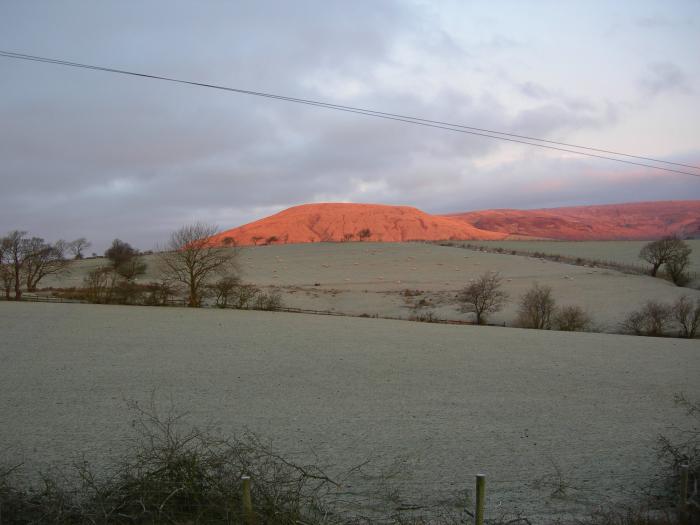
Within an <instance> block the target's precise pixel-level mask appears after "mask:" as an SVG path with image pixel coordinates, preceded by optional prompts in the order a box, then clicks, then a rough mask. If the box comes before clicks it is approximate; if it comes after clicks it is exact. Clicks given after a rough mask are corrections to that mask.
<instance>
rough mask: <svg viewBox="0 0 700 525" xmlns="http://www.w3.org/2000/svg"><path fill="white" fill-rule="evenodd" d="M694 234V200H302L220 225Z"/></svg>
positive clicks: (371, 237)
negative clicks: (472, 207) (458, 206)
mask: <svg viewBox="0 0 700 525" xmlns="http://www.w3.org/2000/svg"><path fill="white" fill-rule="evenodd" d="M668 235H678V236H680V237H683V238H700V200H692V201H655V202H637V203H627V204H608V205H600V206H575V207H568V208H548V209H539V210H512V209H500V210H499V209H496V210H483V211H472V212H465V213H454V214H449V215H429V214H427V213H425V212H423V211H421V210H419V209H417V208H413V207H410V206H387V205H381V204H349V203H323V204H303V205H301V206H294V207H292V208H288V209H286V210H284V211H281V212H279V213H277V214H275V215H271V216H269V217H265V218H264V219H260V220H258V221H255V222H251V223H249V224H245V225H243V226H240V227H237V228H233V229H230V230H227V231H225V232H223V233H221V234H219V235H217V236H215V237H212V241H213V242H215V243H217V244H219V243H223V242H224V239H226V238H232V239H233V240H234V241H235V242H236V244H238V245H239V246H247V245H255V244H276V243H305V242H324V241H328V242H333V241H334V242H341V241H359V240H367V241H374V242H398V241H413V240H423V241H434V240H448V239H451V240H500V239H555V240H571V241H582V240H587V241H588V240H647V239H658V238H660V237H664V236H668Z"/></svg>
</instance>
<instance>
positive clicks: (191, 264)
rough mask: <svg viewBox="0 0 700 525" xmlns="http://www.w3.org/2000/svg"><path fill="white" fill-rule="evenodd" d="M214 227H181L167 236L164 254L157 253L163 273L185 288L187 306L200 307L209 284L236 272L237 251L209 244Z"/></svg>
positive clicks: (200, 224)
mask: <svg viewBox="0 0 700 525" xmlns="http://www.w3.org/2000/svg"><path fill="white" fill-rule="evenodd" d="M217 230H218V228H217V227H216V226H212V225H208V224H202V223H199V222H198V223H196V224H191V225H187V226H183V227H182V228H180V229H179V230H177V231H176V232H174V233H173V234H172V235H171V236H170V241H169V242H168V245H167V251H163V252H161V253H160V254H159V259H160V261H161V265H162V268H163V272H164V274H165V275H166V277H167V278H169V279H170V280H172V281H175V282H179V283H182V284H183V285H185V286H186V287H187V294H188V306H192V307H196V306H201V303H202V297H203V294H204V292H205V290H206V285H207V284H208V281H209V280H210V279H211V278H213V277H216V276H220V277H222V276H226V275H231V274H234V273H236V271H237V269H238V268H237V264H236V262H237V261H236V260H237V256H238V250H237V248H235V247H227V248H221V247H219V246H215V245H213V244H212V242H211V237H212V236H214V235H215V234H216V233H217Z"/></svg>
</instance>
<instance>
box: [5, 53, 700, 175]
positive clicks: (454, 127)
mask: <svg viewBox="0 0 700 525" xmlns="http://www.w3.org/2000/svg"><path fill="white" fill-rule="evenodd" d="M0 56H2V57H5V58H13V59H17V60H28V61H33V62H42V63H47V64H55V65H61V66H67V67H75V68H81V69H90V70H95V71H103V72H107V73H116V74H121V75H129V76H135V77H141V78H150V79H154V80H163V81H166V82H174V83H178V84H187V85H192V86H198V87H205V88H210V89H218V90H222V91H228V92H232V93H238V94H243V95H252V96H257V97H263V98H270V99H274V100H283V101H287V102H294V103H297V104H304V105H309V106H316V107H321V108H327V109H333V110H336V111H344V112H348V113H355V114H359V115H366V116H372V117H376V118H382V119H386V120H393V121H397V122H404V123H407V124H414V125H418V126H425V127H431V128H437V129H443V130H447V131H454V132H458V133H465V134H468V135H476V136H480V137H485V138H491V139H496V140H501V141H507V142H514V143H518V144H525V145H528V146H535V147H538V148H545V149H550V150H555V151H561V152H565V153H573V154H575V155H584V156H587V157H594V158H598V159H604V160H610V161H613V162H621V163H624V164H631V165H634V166H641V167H645V168H651V169H656V170H662V171H667V172H671V173H679V174H681V175H690V176H692V177H700V173H692V172H688V171H683V170H677V169H672V168H667V167H663V166H655V165H653V164H646V163H643V162H634V161H630V160H625V159H619V158H615V157H609V156H607V155H599V154H594V153H589V152H590V151H596V152H600V153H608V154H612V155H618V156H624V157H627V158H635V159H639V160H646V161H651V162H657V163H660V164H667V165H674V166H681V167H686V168H692V169H697V170H700V167H698V166H693V165H690V164H681V163H678V162H671V161H665V160H661V159H655V158H651V157H642V156H639V155H632V154H628V153H620V152H615V151H612V150H605V149H599V148H592V147H588V146H578V145H575V144H569V143H566V142H556V141H552V140H546V139H539V138H535V137H529V136H526V135H517V134H514V133H506V132H501V131H493V130H489V129H484V128H477V127H472V126H465V125H461V124H452V123H449V122H443V121H438V120H429V119H423V118H419V117H411V116H407V115H401V114H397V113H387V112H382V111H375V110H371V109H364V108H358V107H353V106H344V105H340V104H331V103H328V102H321V101H317V100H309V99H302V98H296V97H288V96H284V95H276V94H273V93H265V92H262V91H252V90H246V89H240V88H234V87H229V86H222V85H217V84H208V83H204V82H196V81H190V80H182V79H177V78H171V77H164V76H160V75H152V74H148V73H138V72H134V71H127V70H123V69H115V68H111V67H105V66H95V65H90V64H82V63H79V62H70V61H67V60H60V59H53V58H47V57H41V56H35V55H27V54H23V53H14V52H10V51H1V50H0ZM531 140H534V141H538V142H542V143H543V144H538V143H537V142H529V141H531ZM547 144H556V145H557V146H549V145H547ZM558 146H567V148H564V147H558ZM568 148H578V149H585V150H587V151H577V150H573V149H568Z"/></svg>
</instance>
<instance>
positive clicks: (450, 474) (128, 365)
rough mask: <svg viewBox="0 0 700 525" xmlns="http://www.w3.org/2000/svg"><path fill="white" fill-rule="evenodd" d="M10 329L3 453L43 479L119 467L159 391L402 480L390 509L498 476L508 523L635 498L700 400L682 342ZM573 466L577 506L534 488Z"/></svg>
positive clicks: (318, 320) (362, 328) (19, 309)
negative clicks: (132, 428) (54, 467)
mask: <svg viewBox="0 0 700 525" xmlns="http://www.w3.org/2000/svg"><path fill="white" fill-rule="evenodd" d="M0 333H2V345H1V346H0V360H1V362H2V363H3V366H2V367H0V396H1V397H2V399H3V402H2V404H1V405H0V421H3V422H4V423H3V430H2V433H1V434H0V450H1V451H3V452H2V453H3V455H4V456H5V459H12V460H17V459H20V460H22V461H24V462H25V467H26V468H27V469H29V470H30V471H31V470H33V469H36V468H45V467H46V466H47V465H48V464H51V463H55V462H58V463H63V464H65V463H70V462H71V461H73V460H76V459H79V458H80V454H81V453H85V457H86V459H88V460H91V461H96V462H97V463H98V464H104V463H105V462H108V461H109V458H110V456H114V455H117V454H119V453H120V452H121V451H122V450H123V449H124V448H125V447H126V444H127V441H126V440H127V438H128V436H129V422H130V417H131V416H130V414H129V413H128V412H127V410H126V403H125V400H129V399H135V400H138V401H142V402H147V401H148V400H149V398H150V395H151V392H152V391H155V392H156V398H157V399H158V400H159V401H160V402H161V403H162V404H163V405H165V406H168V405H169V403H171V402H172V403H173V404H174V406H175V407H177V409H179V410H182V411H186V412H188V413H189V421H191V422H192V423H195V424H198V425H205V424H213V425H214V426H215V428H218V429H220V430H221V431H222V432H224V433H233V432H236V431H240V430H241V429H242V428H244V427H247V428H250V429H251V430H254V431H257V432H260V433H261V434H263V435H264V436H268V437H271V438H272V439H273V440H274V443H275V444H276V445H277V447H278V448H279V450H280V451H282V452H284V453H286V454H289V455H291V456H292V457H303V458H306V459H307V460H309V459H311V460H314V461H318V462H320V463H321V464H324V465H332V466H335V467H341V468H342V467H348V466H351V465H353V464H357V463H359V462H361V461H362V460H363V459H365V458H367V457H370V456H371V457H374V458H375V459H374V464H375V465H376V468H377V469H379V468H380V467H383V468H386V469H389V467H390V466H392V468H393V467H396V466H398V467H399V468H397V475H396V477H395V478H394V479H393V480H392V483H394V484H396V486H398V488H400V489H401V491H402V492H403V493H404V494H405V495H404V496H403V497H402V498H400V499H399V500H398V501H395V502H394V503H392V504H391V505H399V504H406V503H410V502H416V501H420V502H421V503H423V504H425V503H428V504H433V503H436V502H438V501H440V500H444V499H448V498H449V497H451V496H452V495H454V494H455V493H457V492H458V491H460V490H464V489H467V488H471V486H472V480H473V474H474V473H476V472H477V471H484V472H485V473H486V474H487V475H488V476H489V490H490V491H491V492H490V495H491V496H490V498H489V508H490V512H491V513H492V514H491V515H493V513H497V512H501V511H509V512H511V511H516V510H522V511H524V512H526V513H528V514H530V515H533V514H541V513H551V514H559V513H562V512H568V511H575V510H577V509H581V508H583V507H585V506H586V505H588V504H593V503H594V502H600V493H601V492H602V493H604V494H609V495H611V496H613V497H618V496H619V497H625V496H628V495H629V494H630V493H631V492H633V487H634V486H636V485H637V484H643V483H645V482H646V481H648V480H649V479H650V476H651V475H652V473H653V472H654V471H655V469H656V465H655V463H654V454H653V450H652V447H653V445H654V443H655V440H656V438H657V436H658V435H659V434H660V433H663V432H668V426H669V425H670V424H672V423H674V422H676V423H678V422H680V421H682V414H680V413H678V412H677V411H675V410H674V409H673V408H672V407H673V403H672V398H673V394H674V392H678V391H685V392H686V393H687V394H688V396H689V397H691V398H697V397H698V396H700V385H699V384H698V382H697V377H699V376H700V360H699V359H698V353H697V352H698V348H697V343H696V342H694V341H684V340H677V339H652V338H639V337H627V336H616V335H604V334H577V333H557V332H541V331H526V330H519V329H509V330H503V329H499V328H493V327H470V326H444V325H429V324H424V323H408V322H402V321H387V320H381V319H353V318H329V317H316V316H307V315H297V314H283V313H265V312H246V311H235V310H225V311H222V310H211V309H201V310H191V309H182V308H155V307H151V308H149V307H120V306H99V305H73V304H55V305H54V304H28V303H12V302H9V303H8V302H0ZM679 418H680V419H679ZM396 459H398V462H396V461H395V460H396ZM332 468H333V467H331V469H332ZM556 468H559V469H560V470H561V472H562V475H563V476H565V477H566V479H567V480H569V481H570V483H571V488H570V489H568V491H567V495H566V497H565V498H554V497H550V495H551V493H552V490H553V489H552V487H551V486H550V485H547V484H545V485H537V484H536V483H535V482H536V481H537V480H542V479H543V478H544V479H545V481H546V480H549V479H551V476H552V475H553V473H554V472H555V469H556ZM344 490H347V491H349V492H352V491H353V490H354V489H353V488H352V487H346V488H345V489H344ZM379 492H380V491H379V489H378V493H379Z"/></svg>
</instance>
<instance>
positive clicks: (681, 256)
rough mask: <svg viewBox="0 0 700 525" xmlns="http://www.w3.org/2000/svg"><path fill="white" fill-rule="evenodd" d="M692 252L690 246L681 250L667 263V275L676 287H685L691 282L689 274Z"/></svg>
mask: <svg viewBox="0 0 700 525" xmlns="http://www.w3.org/2000/svg"><path fill="white" fill-rule="evenodd" d="M691 251H692V250H691V249H690V247H688V246H685V247H684V248H679V249H678V251H677V252H676V254H675V255H674V256H673V257H671V258H670V259H669V261H668V262H667V263H666V273H667V274H668V276H669V277H670V279H671V280H672V281H673V284H675V285H676V286H685V285H686V284H688V283H689V282H690V280H691V279H690V275H689V274H688V266H690V253H691Z"/></svg>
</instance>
